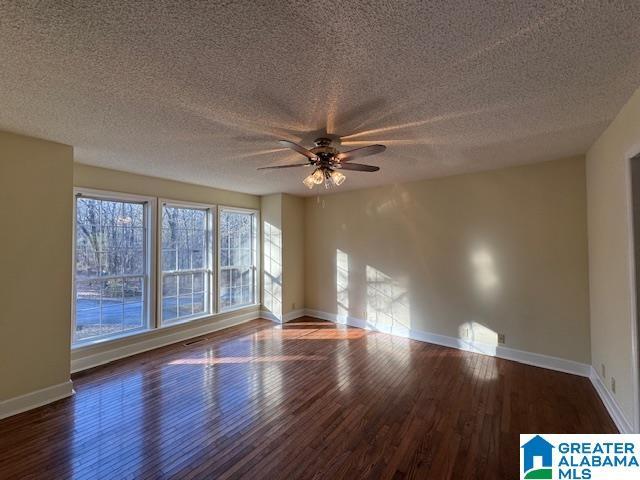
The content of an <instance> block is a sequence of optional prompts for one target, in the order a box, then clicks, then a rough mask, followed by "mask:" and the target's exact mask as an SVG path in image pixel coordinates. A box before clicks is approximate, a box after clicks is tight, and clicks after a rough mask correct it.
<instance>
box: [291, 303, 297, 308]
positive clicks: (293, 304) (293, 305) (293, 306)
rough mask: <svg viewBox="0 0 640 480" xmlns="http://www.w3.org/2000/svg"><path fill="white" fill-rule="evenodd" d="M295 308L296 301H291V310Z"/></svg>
mask: <svg viewBox="0 0 640 480" xmlns="http://www.w3.org/2000/svg"><path fill="white" fill-rule="evenodd" d="M295 309H296V302H293V303H292V304H291V310H295Z"/></svg>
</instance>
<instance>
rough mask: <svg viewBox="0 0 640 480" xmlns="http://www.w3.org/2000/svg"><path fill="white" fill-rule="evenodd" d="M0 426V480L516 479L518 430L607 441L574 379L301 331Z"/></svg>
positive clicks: (345, 331) (583, 386)
mask: <svg viewBox="0 0 640 480" xmlns="http://www.w3.org/2000/svg"><path fill="white" fill-rule="evenodd" d="M73 380H74V384H75V389H76V392H77V393H76V395H75V396H73V397H71V398H68V399H64V400H61V401H58V402H56V403H54V404H51V405H48V406H45V407H42V408H39V409H36V410H32V411H30V412H26V413H23V414H20V415H16V416H14V417H11V418H8V419H5V420H2V421H0V452H1V453H0V478H1V479H14V478H15V479H21V480H22V479H29V478H46V479H53V478H55V479H65V478H74V479H118V480H120V479H154V480H155V479H170V478H171V479H173V478H175V479H205V478H206V479H235V478H247V479H296V478H300V479H303V478H304V479H321V478H322V479H341V478H346V479H350V480H353V479H359V478H371V479H387V478H388V479H402V478H421V479H437V480H443V479H449V478H451V479H467V478H469V479H471V478H473V479H476V478H477V479H491V480H496V479H513V478H517V476H518V461H519V456H518V455H519V448H518V447H519V445H518V434H519V433H532V432H546V433H614V432H616V429H615V426H614V424H613V423H612V421H611V419H610V418H609V416H608V414H607V413H606V411H605V409H604V407H603V405H602V403H601V402H600V400H599V399H598V398H597V396H596V393H595V391H594V390H593V387H592V386H591V384H590V382H589V381H588V380H587V379H585V378H581V377H576V376H572V375H568V374H563V373H558V372H553V371H549V370H544V369H540V368H535V367H530V366H526V365H522V364H518V363H514V362H510V361H506V360H500V359H496V358H493V357H488V356H483V355H477V354H473V353H468V352H461V351H458V350H454V349H449V348H444V347H439V346H436V345H431V344H427V343H421V342H417V341H412V340H408V339H403V338H398V337H392V336H389V335H385V334H379V333H372V332H367V331H364V330H360V329H355V328H347V327H342V326H335V325H333V324H331V323H328V322H322V321H319V320H314V319H311V318H305V319H301V320H298V321H295V322H292V323H289V324H286V325H284V326H279V325H275V324H273V323H271V322H269V321H266V320H256V321H252V322H249V323H246V324H243V325H240V326H237V327H234V328H231V329H227V330H224V331H220V332H216V333H214V334H210V335H207V336H206V339H204V340H202V341H200V342H196V343H192V344H190V345H188V346H185V345H183V344H175V345H171V346H168V347H164V348H161V349H158V350H154V351H152V352H147V353H144V354H140V355H137V356H135V357H131V358H128V359H124V360H120V361H118V362H114V363H112V364H109V365H107V366H104V367H98V368H96V369H93V370H90V371H86V372H83V373H82V374H79V375H76V376H74V379H73Z"/></svg>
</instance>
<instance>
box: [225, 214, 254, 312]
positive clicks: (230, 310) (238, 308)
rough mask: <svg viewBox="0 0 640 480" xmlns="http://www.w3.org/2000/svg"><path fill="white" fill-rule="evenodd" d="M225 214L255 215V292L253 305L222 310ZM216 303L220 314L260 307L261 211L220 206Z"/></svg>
mask: <svg viewBox="0 0 640 480" xmlns="http://www.w3.org/2000/svg"><path fill="white" fill-rule="evenodd" d="M223 212H236V213H245V214H247V213H249V214H252V215H253V222H252V224H253V225H252V227H253V243H254V246H253V248H252V267H251V268H252V269H253V278H254V290H253V301H252V302H251V303H248V304H245V305H238V306H232V307H227V308H222V301H221V299H220V296H221V292H222V287H221V278H222V275H221V270H222V261H221V258H222V248H221V246H222V241H221V238H220V231H221V228H220V226H221V225H222V222H221V220H220V218H221V216H222V213H223ZM216 227H217V228H216V244H217V248H216V263H217V265H216V277H217V283H216V303H217V306H218V310H217V312H218V313H228V312H234V311H236V310H242V309H244V308H250V307H255V306H257V305H260V296H261V295H260V288H261V287H260V285H261V283H260V265H261V264H260V261H261V260H260V238H261V237H260V211H259V210H256V209H253V208H241V207H228V206H225V205H219V206H218V217H217V224H216Z"/></svg>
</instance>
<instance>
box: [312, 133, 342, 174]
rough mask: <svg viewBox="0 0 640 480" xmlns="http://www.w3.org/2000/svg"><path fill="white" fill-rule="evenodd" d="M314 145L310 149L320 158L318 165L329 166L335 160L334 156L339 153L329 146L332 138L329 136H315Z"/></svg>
mask: <svg viewBox="0 0 640 480" xmlns="http://www.w3.org/2000/svg"><path fill="white" fill-rule="evenodd" d="M313 143H315V145H316V146H315V147H313V148H312V149H311V150H310V151H311V152H312V153H314V154H315V155H316V156H317V157H318V158H319V159H320V165H323V166H327V167H328V166H331V164H332V163H333V162H335V159H334V157H335V156H336V155H337V154H338V153H339V152H338V150H337V149H336V148H334V147H332V146H331V143H332V140H331V139H330V138H325V137H321V138H316V139H315V141H314V142H313Z"/></svg>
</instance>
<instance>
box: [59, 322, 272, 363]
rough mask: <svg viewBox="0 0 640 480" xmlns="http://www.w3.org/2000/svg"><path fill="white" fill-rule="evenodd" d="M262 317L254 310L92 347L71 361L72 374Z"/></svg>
mask: <svg viewBox="0 0 640 480" xmlns="http://www.w3.org/2000/svg"><path fill="white" fill-rule="evenodd" d="M260 317H261V312H260V311H258V310H254V311H251V312H247V313H241V314H237V315H233V316H230V317H227V318H224V319H222V320H216V321H215V322H212V323H206V324H204V325H198V326H194V327H191V328H187V329H184V330H180V331H177V332H171V333H167V334H166V335H162V336H154V337H153V338H148V339H144V340H141V341H139V342H136V343H132V344H127V345H124V346H120V347H114V348H112V349H109V350H106V351H99V352H97V353H91V347H88V353H87V354H86V355H76V356H75V357H76V358H73V359H72V360H71V373H75V372H79V371H81V370H86V369H87V368H93V367H97V366H99V365H104V364H105V363H109V362H113V361H114V360H119V359H121V358H125V357H129V356H131V355H135V354H137V353H142V352H146V351H149V350H153V349H155V348H160V347H164V346H166V345H171V344H172V343H177V342H181V341H184V340H189V339H190V338H194V337H198V336H200V335H206V334H207V333H212V332H215V331H218V330H222V329H223V328H229V327H233V326H235V325H239V324H241V323H245V322H248V321H250V320H255V319H257V318H260Z"/></svg>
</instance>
